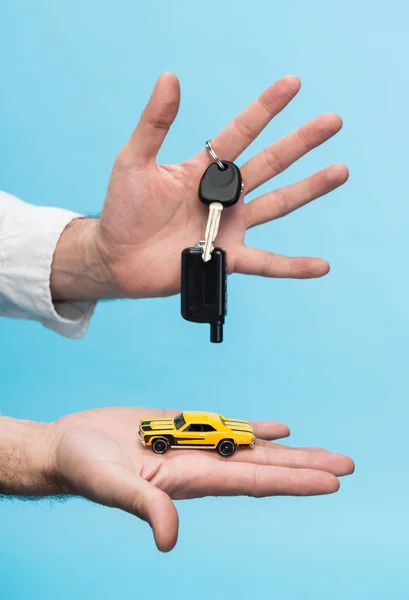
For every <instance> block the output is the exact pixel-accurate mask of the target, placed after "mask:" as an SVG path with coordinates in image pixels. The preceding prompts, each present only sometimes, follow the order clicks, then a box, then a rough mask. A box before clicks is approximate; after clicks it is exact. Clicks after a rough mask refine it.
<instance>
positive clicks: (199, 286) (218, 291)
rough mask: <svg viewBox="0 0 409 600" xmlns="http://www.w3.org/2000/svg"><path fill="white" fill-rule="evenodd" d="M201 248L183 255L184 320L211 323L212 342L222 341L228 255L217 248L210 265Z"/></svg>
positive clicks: (190, 249)
mask: <svg viewBox="0 0 409 600" xmlns="http://www.w3.org/2000/svg"><path fill="white" fill-rule="evenodd" d="M202 254H203V248H202V247H201V246H200V245H197V246H194V247H193V248H186V249H185V250H183V252H182V287H181V301H182V306H181V309H182V317H183V318H184V319H186V320H187V321H193V322H194V323H210V341H211V342H213V343H220V342H222V341H223V325H224V318H225V316H226V314H227V264H226V252H225V251H224V250H222V249H221V248H214V250H213V252H212V257H211V259H210V260H209V261H208V262H204V261H203V259H202Z"/></svg>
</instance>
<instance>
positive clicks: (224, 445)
mask: <svg viewBox="0 0 409 600" xmlns="http://www.w3.org/2000/svg"><path fill="white" fill-rule="evenodd" d="M217 450H218V452H219V454H221V455H222V456H231V455H232V454H234V452H235V450H236V444H235V443H234V441H233V440H221V441H220V442H219V444H218V446H217Z"/></svg>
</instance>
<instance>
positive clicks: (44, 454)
mask: <svg viewBox="0 0 409 600" xmlns="http://www.w3.org/2000/svg"><path fill="white" fill-rule="evenodd" d="M52 447H53V436H52V435H51V429H50V426H49V425H47V424H46V423H35V422H33V421H22V420H17V419H12V418H10V417H0V494H4V495H15V496H50V495H55V494H58V493H59V491H58V489H57V487H56V485H55V484H54V483H53V481H52V474H53V472H54V466H53V457H54V455H55V452H54V451H53V450H52Z"/></svg>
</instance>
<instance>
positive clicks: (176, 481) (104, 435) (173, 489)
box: [49, 408, 354, 551]
mask: <svg viewBox="0 0 409 600" xmlns="http://www.w3.org/2000/svg"><path fill="white" fill-rule="evenodd" d="M177 412H178V411H164V410H153V409H142V408H105V409H97V410H90V411H86V412H82V413H77V414H73V415H69V416H67V417H64V418H63V419H61V420H60V421H57V422H56V423H54V424H51V425H50V427H51V431H52V435H51V436H50V439H51V440H52V443H51V447H52V452H50V457H52V458H51V465H50V467H49V472H50V474H49V477H50V479H51V480H52V481H53V483H54V484H55V485H56V489H57V493H60V494H68V495H80V496H83V497H85V498H87V499H89V500H92V501H94V502H98V503H100V504H104V505H106V506H111V507H116V508H120V509H122V510H125V511H127V512H129V513H131V514H133V515H136V516H138V517H140V518H142V519H144V520H145V521H147V522H148V523H150V525H151V527H152V529H153V531H154V535H155V540H156V544H157V546H158V548H159V549H160V550H162V551H168V550H171V549H172V548H173V546H174V545H175V543H176V540H177V534H178V515H177V512H176V508H175V506H174V504H173V502H172V500H171V499H174V500H178V499H187V498H200V497H203V496H238V495H248V496H256V497H263V496H276V495H294V496H306V495H316V494H330V493H333V492H336V491H337V490H338V488H339V482H338V480H337V477H336V476H341V475H347V474H350V473H352V471H353V469H354V465H353V462H352V461H351V459H350V458H348V457H347V456H344V455H341V454H333V453H331V452H327V451H325V450H321V449H318V448H298V449H293V448H291V447H289V446H284V445H281V444H277V443H273V442H271V441H267V440H272V439H278V438H280V437H286V436H287V435H289V430H288V428H287V426H286V425H283V424H281V423H276V422H261V423H253V429H254V432H255V434H256V436H257V440H256V445H255V446H254V447H253V448H251V449H241V450H239V451H237V452H236V453H235V454H234V455H233V456H231V457H229V458H223V457H222V456H220V454H219V453H218V452H214V451H210V450H209V451H206V450H186V449H184V450H182V449H177V450H170V451H169V452H167V453H166V454H165V455H157V454H154V453H153V452H152V450H151V449H150V448H145V447H143V446H142V445H141V443H140V442H139V439H138V435H137V431H138V426H139V421H140V419H143V418H147V417H150V418H151V417H164V416H166V417H173V416H175V415H176V414H177Z"/></svg>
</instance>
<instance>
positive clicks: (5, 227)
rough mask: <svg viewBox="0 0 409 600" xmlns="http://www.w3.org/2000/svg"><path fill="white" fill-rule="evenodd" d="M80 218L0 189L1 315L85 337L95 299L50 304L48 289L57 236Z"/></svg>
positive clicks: (66, 333)
mask: <svg viewBox="0 0 409 600" xmlns="http://www.w3.org/2000/svg"><path fill="white" fill-rule="evenodd" d="M80 216H81V215H78V214H76V213H73V212H71V211H68V210H64V209H61V208H53V207H45V206H33V205H31V204H26V203H25V202H22V201H21V200H19V199H18V198H15V197H14V196H11V195H10V194H6V193H4V192H0V316H5V317H13V318H17V319H32V320H36V321H40V322H41V323H42V324H43V325H45V327H48V328H49V329H52V330H54V331H56V332H57V333H60V334H61V335H64V336H66V337H70V338H81V337H83V336H84V335H85V333H86V331H87V328H88V324H89V321H90V319H91V316H92V313H93V311H94V308H95V302H79V301H78V302H54V303H53V301H52V298H51V290H50V275H51V264H52V260H53V255H54V251H55V248H56V246H57V243H58V240H59V238H60V236H61V234H62V232H63V231H64V229H65V227H66V226H67V225H68V224H69V223H70V222H71V221H72V220H73V219H76V218H78V217H80Z"/></svg>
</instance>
